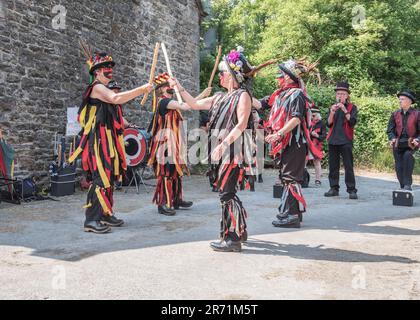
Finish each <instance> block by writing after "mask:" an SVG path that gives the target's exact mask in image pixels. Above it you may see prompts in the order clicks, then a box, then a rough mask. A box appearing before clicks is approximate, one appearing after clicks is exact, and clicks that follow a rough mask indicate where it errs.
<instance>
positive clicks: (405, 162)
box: [394, 148, 414, 188]
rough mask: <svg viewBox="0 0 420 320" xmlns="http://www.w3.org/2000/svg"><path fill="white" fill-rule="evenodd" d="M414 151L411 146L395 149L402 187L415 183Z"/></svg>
mask: <svg viewBox="0 0 420 320" xmlns="http://www.w3.org/2000/svg"><path fill="white" fill-rule="evenodd" d="M413 154H414V151H413V150H412V149H410V148H404V149H394V159H395V171H396V173H397V178H398V181H399V182H400V186H401V188H404V186H411V185H412V184H413V170H414V156H413Z"/></svg>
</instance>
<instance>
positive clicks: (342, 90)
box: [324, 81, 358, 200]
mask: <svg viewBox="0 0 420 320" xmlns="http://www.w3.org/2000/svg"><path fill="white" fill-rule="evenodd" d="M335 93H336V101H337V102H336V103H335V104H333V105H332V106H331V108H330V110H329V114H328V122H327V125H328V127H329V131H328V135H327V141H328V164H329V171H330V173H329V175H328V178H329V182H330V190H329V191H328V192H326V193H325V194H324V195H325V196H326V197H337V196H338V195H339V189H340V156H341V157H342V158H343V164H344V171H345V177H344V180H345V183H346V186H347V192H348V194H349V198H350V199H353V200H356V199H357V198H358V197H357V189H356V179H355V177H354V170H353V138H354V127H355V125H356V123H357V106H355V105H354V104H353V103H351V101H350V93H351V92H350V85H349V83H348V82H347V81H342V82H338V83H337V85H336V88H335Z"/></svg>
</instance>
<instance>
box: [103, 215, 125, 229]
mask: <svg viewBox="0 0 420 320" xmlns="http://www.w3.org/2000/svg"><path fill="white" fill-rule="evenodd" d="M101 223H102V224H104V225H106V226H109V227H121V226H122V225H123V224H124V220H122V219H118V218H117V217H116V216H108V215H106V216H103V217H102V218H101Z"/></svg>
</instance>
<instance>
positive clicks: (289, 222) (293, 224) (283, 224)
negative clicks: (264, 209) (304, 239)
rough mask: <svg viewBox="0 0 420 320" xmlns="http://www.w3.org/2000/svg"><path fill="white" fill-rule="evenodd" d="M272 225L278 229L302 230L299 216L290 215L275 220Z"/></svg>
mask: <svg viewBox="0 0 420 320" xmlns="http://www.w3.org/2000/svg"><path fill="white" fill-rule="evenodd" d="M277 218H279V217H277ZM272 223H273V226H275V227H276V228H300V217H299V215H298V214H294V215H288V216H287V217H284V218H281V219H278V220H274V221H273V222H272Z"/></svg>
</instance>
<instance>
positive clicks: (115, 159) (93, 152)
mask: <svg viewBox="0 0 420 320" xmlns="http://www.w3.org/2000/svg"><path fill="white" fill-rule="evenodd" d="M82 48H83V51H84V54H85V56H86V59H87V64H88V66H89V74H90V75H91V82H90V84H89V86H88V87H87V89H86V91H85V93H84V95H83V102H82V104H81V106H80V108H79V112H78V114H79V122H80V124H81V126H82V132H81V133H82V138H81V140H80V143H79V146H78V148H77V149H76V151H75V152H74V153H73V155H72V156H71V157H70V159H69V162H70V163H72V162H74V161H75V160H76V158H77V157H78V156H79V155H82V165H83V170H85V171H87V172H89V173H90V174H91V175H92V179H93V181H92V184H91V186H90V188H89V191H88V195H87V201H86V206H85V208H86V220H85V223H84V231H86V232H93V233H107V232H109V231H110V230H111V227H119V226H121V225H122V224H123V223H124V221H123V220H121V219H118V218H117V217H116V216H115V215H114V212H113V203H114V201H113V191H114V181H115V180H119V179H120V176H121V174H122V172H123V171H124V170H126V168H127V165H126V158H125V148H124V143H123V130H124V123H123V118H122V110H121V109H122V108H121V105H122V104H124V103H126V102H128V101H130V100H133V99H134V98H137V97H138V96H140V95H142V94H144V93H146V92H150V91H151V90H152V89H153V86H152V85H151V84H145V85H143V86H141V87H137V88H135V89H133V90H130V91H125V92H120V93H115V92H113V91H112V90H110V89H108V88H107V85H108V84H109V82H110V81H111V80H112V77H113V67H114V66H115V62H114V61H113V59H112V57H111V56H110V55H108V54H106V53H96V54H94V55H91V53H90V51H89V49H88V48H87V46H82Z"/></svg>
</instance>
